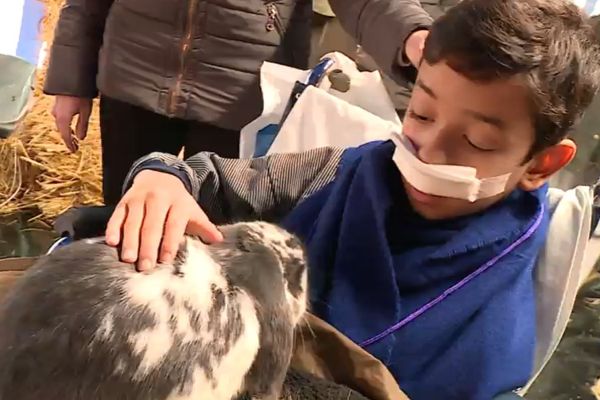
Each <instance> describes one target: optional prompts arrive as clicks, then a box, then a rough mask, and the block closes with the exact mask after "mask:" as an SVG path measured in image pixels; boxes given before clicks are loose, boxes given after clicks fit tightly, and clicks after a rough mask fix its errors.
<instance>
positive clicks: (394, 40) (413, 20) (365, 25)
mask: <svg viewBox="0 0 600 400" xmlns="http://www.w3.org/2000/svg"><path fill="white" fill-rule="evenodd" d="M329 3H330V5H331V8H332V9H333V11H334V13H335V15H336V16H337V17H338V18H339V20H340V24H341V25H342V27H343V28H344V29H345V30H346V31H347V32H348V33H349V34H350V35H352V36H353V37H354V38H355V39H356V41H357V42H358V43H359V44H360V45H361V46H362V47H363V48H364V49H365V51H366V52H367V53H368V54H369V55H370V56H371V57H372V58H373V59H374V60H375V62H376V63H377V65H378V66H379V67H380V68H381V69H382V70H383V72H385V73H386V74H387V75H389V76H390V77H392V78H393V79H394V80H395V81H397V82H405V81H406V80H411V79H414V75H415V69H414V68H413V67H412V66H410V63H409V62H408V61H407V59H406V57H405V56H404V42H406V39H407V38H408V37H409V36H410V34H411V33H413V32H415V31H417V30H419V29H428V28H429V27H430V26H431V23H432V18H431V17H430V15H429V14H428V13H427V12H426V11H425V10H424V9H423V7H422V6H421V3H420V2H419V0H329Z"/></svg>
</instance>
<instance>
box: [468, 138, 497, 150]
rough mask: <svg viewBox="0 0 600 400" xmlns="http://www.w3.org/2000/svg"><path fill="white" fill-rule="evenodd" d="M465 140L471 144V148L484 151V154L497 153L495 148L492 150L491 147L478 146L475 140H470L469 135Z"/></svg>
mask: <svg viewBox="0 0 600 400" xmlns="http://www.w3.org/2000/svg"><path fill="white" fill-rule="evenodd" d="M463 138H464V139H465V141H466V142H467V143H468V144H469V146H471V147H472V148H474V149H475V150H479V151H484V152H491V151H495V150H496V149H495V148H491V147H489V146H485V145H482V144H477V143H476V142H474V141H473V139H469V137H468V136H467V135H463Z"/></svg>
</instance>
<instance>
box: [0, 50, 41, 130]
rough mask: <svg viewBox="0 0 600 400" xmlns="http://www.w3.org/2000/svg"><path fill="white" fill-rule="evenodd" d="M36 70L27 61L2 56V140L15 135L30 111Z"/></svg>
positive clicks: (0, 107)
mask: <svg viewBox="0 0 600 400" xmlns="http://www.w3.org/2000/svg"><path fill="white" fill-rule="evenodd" d="M35 70H36V67H35V65H32V64H30V63H28V62H27V61H25V60H22V59H20V58H17V57H14V56H9V55H5V54H0V138H6V137H8V136H9V135H10V134H11V133H13V132H14V131H15V129H16V128H17V127H18V125H19V123H20V122H21V121H22V120H23V118H24V117H25V115H26V114H27V112H28V111H29V107H30V105H31V99H32V97H33V80H34V77H35Z"/></svg>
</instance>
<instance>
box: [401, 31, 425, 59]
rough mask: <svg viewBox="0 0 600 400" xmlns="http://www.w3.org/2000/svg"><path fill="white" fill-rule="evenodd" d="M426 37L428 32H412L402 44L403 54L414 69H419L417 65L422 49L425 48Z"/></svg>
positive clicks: (421, 55)
mask: <svg viewBox="0 0 600 400" xmlns="http://www.w3.org/2000/svg"><path fill="white" fill-rule="evenodd" d="M428 35H429V31H428V30H424V29H422V30H418V31H415V32H413V33H412V34H411V35H410V36H409V37H408V39H406V42H405V43H404V54H405V55H406V57H407V58H408V60H409V61H410V63H411V64H412V65H413V66H415V67H416V68H419V64H420V63H421V58H422V57H423V49H424V48H425V40H426V39H427V36H428Z"/></svg>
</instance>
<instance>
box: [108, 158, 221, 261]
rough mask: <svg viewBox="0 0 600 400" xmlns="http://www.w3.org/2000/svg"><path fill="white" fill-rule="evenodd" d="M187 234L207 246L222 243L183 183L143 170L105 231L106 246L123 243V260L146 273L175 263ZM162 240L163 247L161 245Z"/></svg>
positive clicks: (217, 231)
mask: <svg viewBox="0 0 600 400" xmlns="http://www.w3.org/2000/svg"><path fill="white" fill-rule="evenodd" d="M184 233H189V234H193V235H198V236H200V237H201V238H202V240H204V241H205V242H207V243H214V242H218V241H220V240H222V238H223V236H222V235H221V232H219V230H218V229H217V228H216V227H215V225H213V224H212V223H211V222H210V221H209V220H208V217H207V216H206V214H205V213H204V212H203V211H202V209H201V208H200V206H199V205H198V203H196V200H195V199H194V198H193V197H192V196H191V195H190V194H189V193H188V191H187V190H186V188H185V186H184V184H183V182H181V181H180V180H179V179H178V178H177V177H175V176H172V175H170V174H166V173H163V172H157V171H151V170H144V171H142V172H140V173H139V174H138V175H137V176H136V177H135V179H134V181H133V185H132V186H131V188H130V189H129V190H128V191H127V193H125V195H124V196H123V198H122V199H121V202H120V203H119V205H118V206H117V208H116V209H115V212H114V213H113V215H112V217H111V219H110V221H109V222H108V226H107V228H106V242H107V243H108V244H109V245H111V246H117V245H119V243H121V246H122V249H121V259H122V260H123V261H125V262H130V263H135V262H137V266H138V270H140V271H145V270H148V269H151V268H153V267H154V266H155V264H156V260H157V256H158V255H159V254H158V253H159V247H160V256H159V257H158V260H159V261H160V262H165V263H168V262H172V261H173V259H174V258H175V255H176V254H177V250H178V249H179V244H180V243H181V242H182V240H183V235H184ZM161 239H162V245H161Z"/></svg>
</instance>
